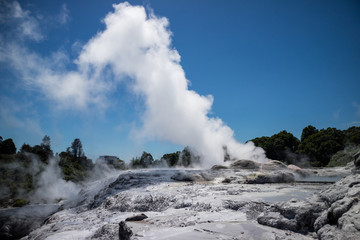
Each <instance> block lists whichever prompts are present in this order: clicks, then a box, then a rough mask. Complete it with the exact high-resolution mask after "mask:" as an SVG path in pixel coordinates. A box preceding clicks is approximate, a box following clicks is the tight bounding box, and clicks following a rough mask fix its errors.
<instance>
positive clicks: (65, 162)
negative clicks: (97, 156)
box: [59, 138, 94, 183]
mask: <svg viewBox="0 0 360 240" xmlns="http://www.w3.org/2000/svg"><path fill="white" fill-rule="evenodd" d="M59 157H60V161H59V166H60V167H61V170H62V173H63V175H64V179H65V180H66V181H73V182H76V183H78V182H81V181H84V180H85V179H86V178H88V177H89V175H90V173H91V172H90V171H91V170H92V169H93V167H94V164H93V162H92V160H91V159H88V158H87V157H86V156H85V154H84V151H83V148H82V143H81V141H80V139H79V138H76V139H75V140H74V141H73V142H72V143H71V147H69V148H67V150H66V152H61V153H60V154H59Z"/></svg>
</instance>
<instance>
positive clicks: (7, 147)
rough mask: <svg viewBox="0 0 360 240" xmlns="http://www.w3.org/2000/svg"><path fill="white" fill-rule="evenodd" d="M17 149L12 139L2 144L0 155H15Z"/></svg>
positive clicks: (0, 144)
mask: <svg viewBox="0 0 360 240" xmlns="http://www.w3.org/2000/svg"><path fill="white" fill-rule="evenodd" d="M15 153H16V147H15V144H14V142H13V140H12V139H11V138H8V139H6V140H4V141H1V143H0V154H15Z"/></svg>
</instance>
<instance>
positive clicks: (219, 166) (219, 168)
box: [211, 165, 228, 171]
mask: <svg viewBox="0 0 360 240" xmlns="http://www.w3.org/2000/svg"><path fill="white" fill-rule="evenodd" d="M224 169H228V167H227V166H223V165H214V166H212V168H211V170H213V171H217V170H224Z"/></svg>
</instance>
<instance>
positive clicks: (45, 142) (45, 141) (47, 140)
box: [41, 135, 50, 148]
mask: <svg viewBox="0 0 360 240" xmlns="http://www.w3.org/2000/svg"><path fill="white" fill-rule="evenodd" d="M41 146H42V147H49V148H50V137H49V136H48V135H45V136H44V137H43V139H42V142H41Z"/></svg>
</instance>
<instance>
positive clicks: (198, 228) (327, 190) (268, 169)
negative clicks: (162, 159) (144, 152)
mask: <svg viewBox="0 0 360 240" xmlns="http://www.w3.org/2000/svg"><path fill="white" fill-rule="evenodd" d="M351 169H353V171H354V172H355V171H356V170H354V168H353V167H350V166H349V167H348V168H333V169H331V170H330V169H306V170H304V169H300V168H297V167H296V166H286V165H284V164H282V163H281V162H278V161H270V162H269V163H267V164H258V163H255V162H252V161H248V160H239V161H235V162H233V163H232V164H231V165H230V166H214V167H213V168H212V169H211V170H195V169H148V170H128V171H119V174H118V175H117V176H112V177H108V178H105V179H102V180H98V181H95V182H91V183H89V184H87V185H86V186H85V187H84V188H83V189H82V190H81V191H80V192H79V194H78V198H77V199H76V200H73V201H72V202H69V201H65V200H64V201H62V202H61V203H60V204H61V206H60V207H59V209H57V210H55V211H56V213H54V214H52V212H48V213H47V214H46V213H44V215H46V217H45V218H44V216H43V217H42V218H41V219H40V218H39V221H33V220H32V216H33V215H32V214H29V213H28V215H26V214H25V213H24V215H23V216H28V218H26V217H25V218H22V219H23V220H24V219H26V221H25V220H24V221H21V220H17V221H11V219H10V218H9V217H8V218H6V217H4V218H2V219H3V221H2V223H1V226H0V227H1V232H2V233H1V234H2V236H1V239H15V238H17V237H18V235H16V234H14V233H15V232H16V229H18V228H17V227H18V226H19V225H20V226H27V225H26V223H27V222H29V220H30V221H33V222H36V224H33V225H29V226H28V229H27V230H28V231H29V230H32V231H31V232H27V233H26V234H24V235H26V236H25V237H23V238H22V239H24V240H25V239H28V240H30V239H37V240H40V239H119V237H120V239H317V238H319V239H331V237H332V238H333V239H346V238H344V236H346V237H347V239H358V238H357V237H358V236H359V235H358V234H359V225H358V224H359V219H358V218H359V214H358V213H359V205H358V198H359V191H360V184H359V183H360V179H359V176H358V174H357V175H355V174H353V175H352V174H351ZM345 176H346V177H345ZM343 177H345V178H343ZM341 178H342V179H341ZM339 179H341V180H340V181H338V182H337V183H336V184H334V185H332V184H330V183H332V182H335V181H336V180H339ZM21 209H22V208H19V209H17V210H16V211H18V212H20V211H21ZM13 211H15V210H13ZM12 214H14V213H12ZM0 215H1V213H0ZM8 215H9V214H8ZM40 220H41V221H40ZM39 222H40V223H39ZM119 223H120V225H119ZM119 229H120V231H119ZM23 233H25V232H23Z"/></svg>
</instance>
